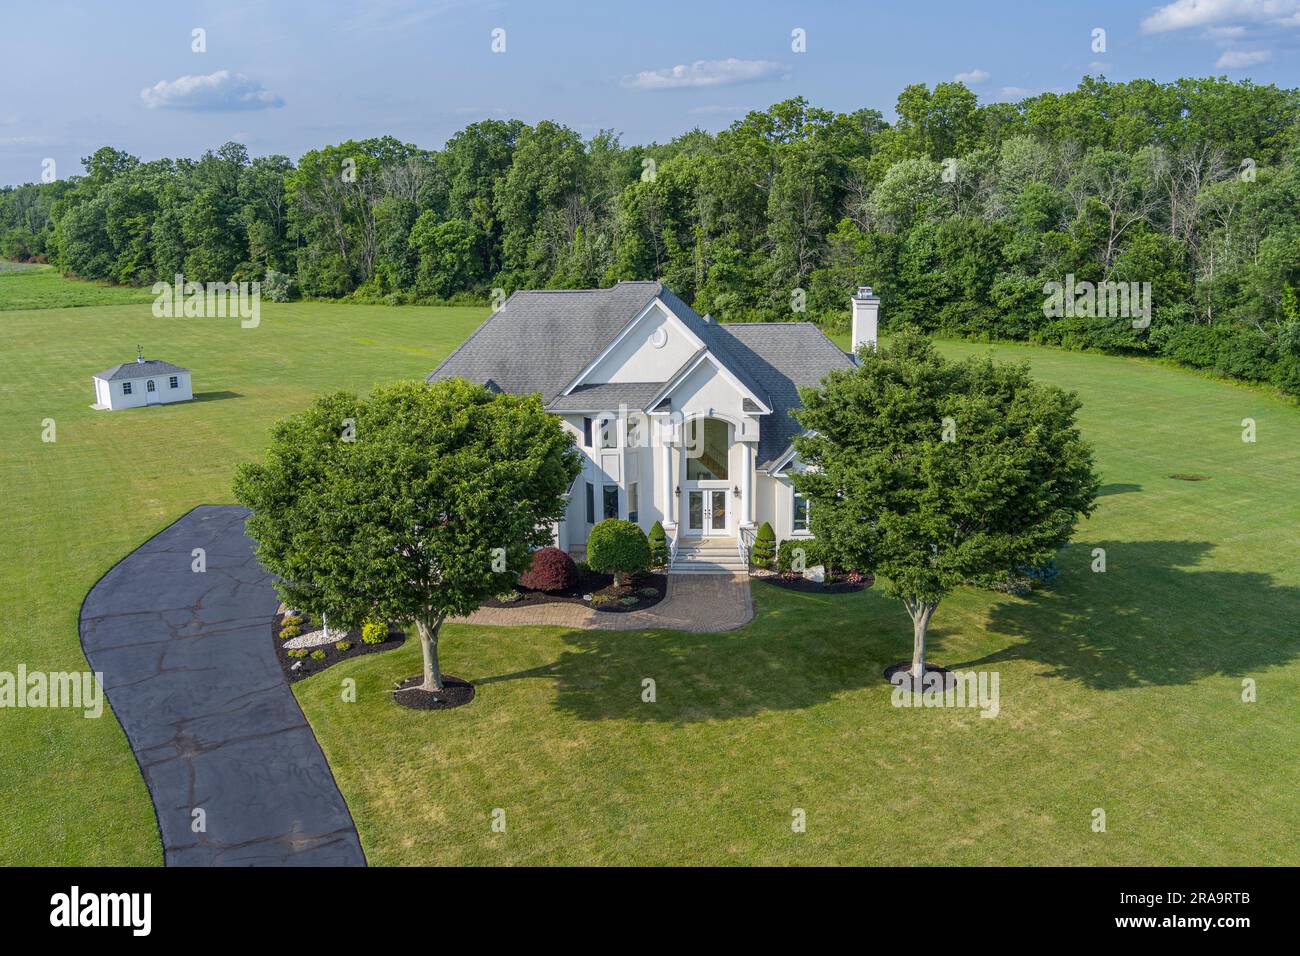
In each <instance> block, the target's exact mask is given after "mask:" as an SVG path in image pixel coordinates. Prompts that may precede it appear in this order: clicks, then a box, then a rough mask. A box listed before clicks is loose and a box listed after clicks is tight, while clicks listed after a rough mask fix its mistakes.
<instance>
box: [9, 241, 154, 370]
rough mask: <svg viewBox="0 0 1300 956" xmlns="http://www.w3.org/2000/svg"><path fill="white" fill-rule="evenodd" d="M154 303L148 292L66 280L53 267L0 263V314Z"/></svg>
mask: <svg viewBox="0 0 1300 956" xmlns="http://www.w3.org/2000/svg"><path fill="white" fill-rule="evenodd" d="M153 300H154V295H153V293H152V292H150V291H149V290H148V289H132V288H129V287H126V286H115V285H101V284H100V283H98V282H82V281H77V280H73V279H65V278H64V277H63V276H61V275H59V273H58V272H57V271H56V270H55V269H54V267H53V266H44V265H30V264H28V263H21V262H9V261H7V260H0V311H5V310H9V309H24V310H25V309H64V308H72V307H74V306H84V305H124V304H126V303H131V302H150V303H152V302H153ZM109 364H112V363H109ZM95 371H96V372H98V371H99V369H95Z"/></svg>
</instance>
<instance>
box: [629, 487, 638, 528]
mask: <svg viewBox="0 0 1300 956" xmlns="http://www.w3.org/2000/svg"><path fill="white" fill-rule="evenodd" d="M637 497H638V496H637V488H636V482H635V481H634V482H632V483H631V484H629V485H628V486H627V520H628V521H631V522H632V523H633V524H635V523H636V520H637V510H638V509H637V504H638V502H637Z"/></svg>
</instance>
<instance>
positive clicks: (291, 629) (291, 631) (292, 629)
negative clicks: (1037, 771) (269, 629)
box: [280, 624, 302, 641]
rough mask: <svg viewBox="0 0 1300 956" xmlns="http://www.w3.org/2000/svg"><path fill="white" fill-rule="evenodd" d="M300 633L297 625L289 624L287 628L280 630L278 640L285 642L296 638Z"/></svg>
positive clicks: (300, 630) (300, 629)
mask: <svg viewBox="0 0 1300 956" xmlns="http://www.w3.org/2000/svg"><path fill="white" fill-rule="evenodd" d="M301 633H302V628H300V627H299V626H298V625H297V624H290V625H289V626H288V627H282V628H280V639H281V640H285V641H287V640H290V639H292V638H295V637H297V636H298V635H299V634H301Z"/></svg>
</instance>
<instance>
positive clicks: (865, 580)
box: [761, 571, 876, 594]
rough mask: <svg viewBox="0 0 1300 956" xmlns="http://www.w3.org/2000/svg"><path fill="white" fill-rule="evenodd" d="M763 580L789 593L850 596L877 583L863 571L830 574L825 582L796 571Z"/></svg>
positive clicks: (783, 572)
mask: <svg viewBox="0 0 1300 956" xmlns="http://www.w3.org/2000/svg"><path fill="white" fill-rule="evenodd" d="M761 580H764V581H766V582H768V583H769V584H774V585H776V586H777V587H779V588H784V589H785V590H787V591H800V592H802V593H804V594H850V593H853V592H855V591H865V590H866V589H867V588H869V587H871V585H873V584H875V583H876V576H875V575H874V574H863V573H862V572H861V571H837V572H836V573H834V574H828V575H827V576H826V580H825V581H810V580H808V578H805V577H804V576H803V575H802V574H798V573H796V572H794V571H780V572H776V573H773V574H768V575H765V576H762V578H761Z"/></svg>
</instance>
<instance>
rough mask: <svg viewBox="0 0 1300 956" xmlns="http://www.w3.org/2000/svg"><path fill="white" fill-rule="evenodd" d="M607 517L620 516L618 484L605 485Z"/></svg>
mask: <svg viewBox="0 0 1300 956" xmlns="http://www.w3.org/2000/svg"><path fill="white" fill-rule="evenodd" d="M605 517H606V518H617V517H618V485H606V486H605Z"/></svg>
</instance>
